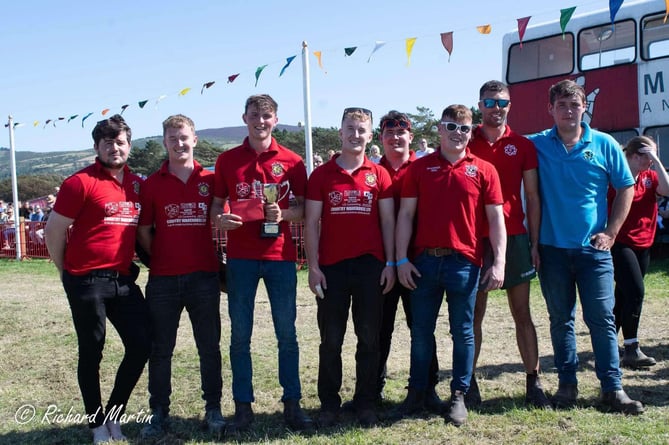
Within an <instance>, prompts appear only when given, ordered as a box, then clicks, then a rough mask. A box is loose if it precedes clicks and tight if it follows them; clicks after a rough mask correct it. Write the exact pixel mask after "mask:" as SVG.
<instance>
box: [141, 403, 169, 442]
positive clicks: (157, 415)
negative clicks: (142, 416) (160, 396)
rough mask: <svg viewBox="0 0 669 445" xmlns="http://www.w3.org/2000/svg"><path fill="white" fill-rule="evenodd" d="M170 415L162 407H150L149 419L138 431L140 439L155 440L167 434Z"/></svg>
mask: <svg viewBox="0 0 669 445" xmlns="http://www.w3.org/2000/svg"><path fill="white" fill-rule="evenodd" d="M169 424H170V416H169V414H168V413H167V411H166V410H164V409H162V408H152V410H151V420H149V423H148V424H147V425H145V426H144V428H142V430H141V431H140V432H139V438H140V439H141V440H156V439H160V438H161V437H163V436H164V435H165V434H167V430H168V429H169Z"/></svg>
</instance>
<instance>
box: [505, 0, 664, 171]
mask: <svg viewBox="0 0 669 445" xmlns="http://www.w3.org/2000/svg"><path fill="white" fill-rule="evenodd" d="M664 16H665V2H664V0H651V1H648V0H646V1H635V2H630V3H628V2H625V3H623V5H622V7H621V8H620V10H619V11H618V13H617V15H616V19H615V23H611V16H610V12H609V10H608V9H606V10H601V11H594V12H589V13H587V14H583V15H578V9H577V10H576V14H575V15H574V16H573V17H572V18H571V20H570V21H569V23H568V24H567V26H566V28H565V32H564V34H563V33H562V30H561V27H560V23H559V21H555V22H550V23H544V24H539V25H536V26H528V28H527V30H526V32H525V35H524V38H523V42H522V48H521V44H520V41H519V36H518V32H517V31H516V32H511V33H508V34H506V35H505V36H504V39H503V50H504V52H503V55H504V56H503V76H504V79H505V81H506V83H507V84H508V85H509V90H510V92H511V99H512V101H513V105H514V110H515V111H514V112H513V113H510V114H509V125H510V126H511V128H513V129H514V130H515V131H517V132H519V133H524V134H529V133H535V132H537V131H541V130H543V129H545V128H549V127H551V126H553V120H552V118H551V116H550V115H549V114H548V112H547V107H548V90H549V88H550V86H551V85H553V84H554V83H556V82H558V81H559V80H562V79H566V78H568V79H572V80H575V81H576V82H577V83H579V84H580V85H582V86H583V87H584V89H585V92H586V96H587V101H588V107H587V111H586V113H585V115H584V116H583V120H584V121H586V122H588V123H589V124H590V126H592V127H593V128H596V129H598V130H601V131H604V132H607V133H609V134H611V135H612V136H613V137H615V138H616V139H617V140H618V142H620V143H621V144H625V143H626V142H627V141H628V140H629V139H630V138H632V137H634V136H637V135H649V136H652V137H653V138H654V139H655V140H656V141H657V143H658V147H659V151H660V158H661V160H662V162H663V164H664V165H669V20H667V22H666V23H665V22H664ZM665 75H666V76H667V80H666V82H665V80H664V77H665ZM663 146H664V147H663Z"/></svg>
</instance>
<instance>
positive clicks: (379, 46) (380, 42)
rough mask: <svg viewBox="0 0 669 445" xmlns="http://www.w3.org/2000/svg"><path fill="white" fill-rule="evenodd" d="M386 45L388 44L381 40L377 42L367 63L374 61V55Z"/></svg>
mask: <svg viewBox="0 0 669 445" xmlns="http://www.w3.org/2000/svg"><path fill="white" fill-rule="evenodd" d="M385 44H386V42H383V41H381V40H377V41H376V42H374V49H373V50H372V52H371V53H370V54H369V57H368V58H367V63H369V61H370V60H372V54H374V53H375V52H376V51H377V50H378V49H379V48H381V47H382V46H383V45H385Z"/></svg>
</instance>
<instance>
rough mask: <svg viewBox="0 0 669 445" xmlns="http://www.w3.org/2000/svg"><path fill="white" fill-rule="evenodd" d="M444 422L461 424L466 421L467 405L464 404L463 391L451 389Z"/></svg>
mask: <svg viewBox="0 0 669 445" xmlns="http://www.w3.org/2000/svg"><path fill="white" fill-rule="evenodd" d="M445 420H446V423H452V424H453V425H455V426H461V425H462V424H464V423H465V422H466V421H467V407H466V406H465V393H463V392H462V391H453V394H452V395H451V406H450V408H449V410H448V415H447V416H446V419H445Z"/></svg>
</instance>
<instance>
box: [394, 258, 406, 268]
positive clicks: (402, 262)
mask: <svg viewBox="0 0 669 445" xmlns="http://www.w3.org/2000/svg"><path fill="white" fill-rule="evenodd" d="M408 262H409V258H407V257H404V258H402V259H401V260H399V261H398V262H396V263H395V265H396V266H401V265H402V264H406V263H408Z"/></svg>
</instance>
